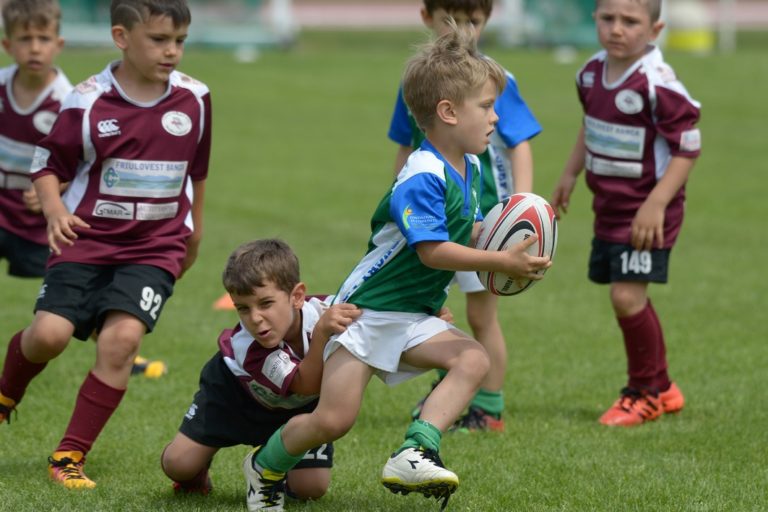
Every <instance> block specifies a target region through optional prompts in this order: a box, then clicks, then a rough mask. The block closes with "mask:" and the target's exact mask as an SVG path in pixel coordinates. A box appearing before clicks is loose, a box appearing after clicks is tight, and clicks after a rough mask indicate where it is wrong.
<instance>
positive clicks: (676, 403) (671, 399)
mask: <svg viewBox="0 0 768 512" xmlns="http://www.w3.org/2000/svg"><path fill="white" fill-rule="evenodd" d="M659 398H660V399H661V408H662V409H664V412H665V413H675V412H680V411H681V410H682V409H683V406H684V405H685V397H684V396H683V393H682V392H681V391H680V388H679V387H677V384H675V383H674V382H673V383H672V385H671V386H669V389H668V390H666V391H662V392H661V393H659Z"/></svg>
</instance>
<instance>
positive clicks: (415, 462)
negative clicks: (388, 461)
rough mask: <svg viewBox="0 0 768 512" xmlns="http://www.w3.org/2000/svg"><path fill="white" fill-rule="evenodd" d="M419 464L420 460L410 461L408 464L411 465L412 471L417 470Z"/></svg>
mask: <svg viewBox="0 0 768 512" xmlns="http://www.w3.org/2000/svg"><path fill="white" fill-rule="evenodd" d="M418 463H419V461H418V460H408V464H410V465H411V469H416V465H417V464H418Z"/></svg>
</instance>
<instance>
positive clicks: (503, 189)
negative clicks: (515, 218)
mask: <svg viewBox="0 0 768 512" xmlns="http://www.w3.org/2000/svg"><path fill="white" fill-rule="evenodd" d="M492 9H493V0H424V5H423V6H422V8H421V18H422V21H423V22H424V25H426V26H427V28H429V29H430V30H431V31H432V32H433V33H434V34H435V35H436V36H438V37H439V36H441V35H443V34H445V33H446V32H447V31H449V30H450V28H449V25H448V19H450V18H453V20H454V21H455V22H456V24H457V25H458V26H459V27H461V28H462V29H467V30H471V31H472V33H473V34H474V38H475V41H476V42H477V41H478V40H479V39H480V36H481V35H482V32H483V29H484V28H485V26H486V24H487V23H488V19H489V18H490V16H491V11H492ZM494 109H495V110H496V113H497V114H498V116H499V121H498V122H497V123H496V131H494V132H493V135H492V136H491V139H490V142H489V144H488V145H487V147H486V148H485V150H484V151H482V152H481V154H480V155H479V156H480V161H481V163H482V169H483V173H482V174H483V175H482V187H481V195H480V210H481V211H482V213H483V215H485V214H486V213H488V211H489V210H490V209H491V208H493V207H494V206H495V205H496V204H497V203H498V202H499V201H501V200H502V199H504V198H506V197H508V196H509V195H511V194H512V193H514V192H531V191H532V187H533V157H532V154H531V147H530V143H529V142H528V141H529V140H530V139H532V138H533V137H535V136H536V135H538V134H539V132H541V126H540V125H539V123H538V122H537V121H536V118H535V117H534V116H533V114H532V113H531V111H530V110H529V108H528V106H527V105H526V104H525V101H524V100H523V99H522V97H521V96H520V92H519V90H518V87H517V82H516V81H515V78H514V77H513V76H512V75H511V74H510V73H509V72H506V86H505V87H504V91H503V92H502V93H501V94H500V95H499V97H498V98H497V99H496V103H495V105H494ZM389 138H390V139H392V140H393V141H394V142H396V143H398V144H399V145H400V146H399V147H398V151H397V156H396V158H395V174H397V173H399V172H400V170H401V169H402V168H403V165H404V164H405V161H406V159H407V158H408V155H410V154H411V152H413V150H414V149H416V148H418V147H419V146H420V145H421V142H422V141H423V140H424V133H423V132H422V131H421V130H420V129H419V127H418V125H417V124H416V122H415V120H414V118H413V115H412V114H411V113H410V112H409V110H408V107H407V106H406V104H405V101H404V100H403V94H402V88H401V90H400V91H398V95H397V101H396V103H395V110H394V113H393V115H392V122H391V124H390V128H389ZM455 281H456V282H457V283H458V285H459V288H460V289H461V291H462V292H464V293H465V294H466V310H467V321H468V323H469V326H470V328H471V329H472V333H473V335H474V337H475V339H477V341H479V342H480V344H482V345H483V347H484V348H485V350H486V351H487V352H488V355H489V356H490V359H491V369H490V371H489V372H488V376H487V377H486V378H485V380H484V381H483V383H482V384H481V386H480V389H479V390H478V392H477V394H476V395H475V396H474V397H473V398H472V402H470V404H469V410H468V411H467V413H466V414H465V415H464V416H462V417H461V418H460V419H459V421H458V422H457V423H456V425H454V427H453V428H456V429H462V430H468V431H488V430H490V431H497V432H499V431H503V430H504V420H503V419H502V417H501V415H502V413H503V412H504V396H503V387H504V375H505V373H506V369H507V345H506V342H505V340H504V333H503V332H502V330H501V325H499V319H498V313H497V309H498V297H497V296H495V295H493V294H491V293H490V292H488V291H486V290H485V288H484V287H483V285H482V284H481V283H480V280H479V279H478V277H477V274H476V273H474V272H457V273H456V278H455ZM444 376H445V371H444V370H438V380H437V381H436V382H434V383H433V388H434V386H436V385H437V383H438V382H439V381H440V379H442V378H443V377H444ZM425 399H426V398H424V399H422V400H421V401H420V402H419V403H418V405H417V406H416V408H415V409H414V410H413V412H412V413H411V415H412V416H413V418H418V417H419V414H420V412H421V407H422V405H423V404H424V400H425Z"/></svg>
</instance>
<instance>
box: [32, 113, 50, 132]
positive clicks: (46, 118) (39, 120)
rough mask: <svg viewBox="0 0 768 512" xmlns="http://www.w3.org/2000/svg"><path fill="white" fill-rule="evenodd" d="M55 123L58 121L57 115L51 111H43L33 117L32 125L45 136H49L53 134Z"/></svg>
mask: <svg viewBox="0 0 768 512" xmlns="http://www.w3.org/2000/svg"><path fill="white" fill-rule="evenodd" d="M54 121H56V113H55V112H51V111H50V110H41V111H40V112H38V113H37V114H35V115H34V117H32V124H33V125H34V126H35V129H37V131H39V132H40V133H42V134H43V135H48V134H49V133H50V132H51V128H53V122H54Z"/></svg>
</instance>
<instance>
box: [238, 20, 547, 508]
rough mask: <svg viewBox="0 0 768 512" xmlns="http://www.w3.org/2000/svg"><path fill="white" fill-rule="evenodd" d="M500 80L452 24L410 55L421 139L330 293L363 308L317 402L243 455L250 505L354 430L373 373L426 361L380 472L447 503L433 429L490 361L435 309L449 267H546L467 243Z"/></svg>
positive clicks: (520, 253)
mask: <svg viewBox="0 0 768 512" xmlns="http://www.w3.org/2000/svg"><path fill="white" fill-rule="evenodd" d="M504 83H505V74H504V71H503V70H502V69H501V68H500V67H499V66H498V64H496V63H495V62H493V61H491V60H488V59H486V58H484V57H483V56H482V55H480V54H479V53H478V52H477V51H476V50H475V48H474V43H473V40H472V37H471V35H469V34H466V33H463V32H460V31H459V29H458V28H457V27H456V25H455V24H453V25H452V30H451V31H450V32H448V33H447V34H446V35H445V36H443V37H441V38H439V39H437V41H435V42H434V43H432V44H430V45H427V46H425V48H424V49H423V50H422V51H421V52H419V54H418V55H416V56H415V57H414V58H413V59H411V61H410V62H409V63H408V66H407V69H406V72H405V78H404V81H403V92H404V95H405V100H406V102H407V103H408V106H409V108H410V109H411V111H412V112H413V114H414V116H415V117H416V119H417V120H418V123H419V125H420V126H421V127H422V128H423V129H424V131H425V133H426V135H427V139H426V140H425V141H424V142H423V143H422V145H421V147H420V149H418V150H417V151H415V152H414V153H413V154H412V155H411V156H410V157H409V158H408V162H407V163H406V165H405V167H404V168H403V170H402V171H401V172H400V174H399V175H398V178H397V180H396V182H395V184H394V186H392V187H391V189H390V190H389V191H388V192H387V194H386V195H385V196H384V198H383V199H382V201H381V202H380V203H379V205H378V207H377V208H376V211H375V212H374V214H373V218H372V221H371V226H372V235H371V237H370V240H369V243H368V252H367V253H366V255H365V256H364V257H363V259H362V260H361V261H360V262H359V263H358V265H357V266H356V267H355V269H354V270H353V271H352V273H351V274H350V275H349V276H348V277H347V279H346V281H345V282H344V283H343V284H342V286H341V288H340V289H339V291H338V293H337V295H336V299H335V302H337V303H338V302H346V303H350V304H354V305H356V306H357V307H359V308H361V309H362V315H361V316H360V317H359V318H358V319H357V320H356V321H355V322H353V323H352V324H351V325H350V326H349V327H348V328H347V330H346V331H345V332H344V333H342V334H340V335H335V336H333V337H332V338H331V340H330V341H329V342H328V345H327V346H326V348H325V353H324V356H325V369H324V373H323V380H322V384H321V388H320V400H319V403H318V405H317V407H316V408H315V410H314V411H313V412H312V413H310V414H302V415H299V416H294V417H293V418H291V420H290V421H288V423H287V424H286V425H285V426H284V427H283V428H281V429H280V430H279V431H277V432H276V433H275V434H273V435H272V437H271V438H270V439H269V441H268V442H267V443H266V445H265V446H263V447H261V448H257V449H256V450H254V452H253V453H252V454H249V456H248V457H247V458H246V459H245V463H244V465H245V472H246V475H247V476H248V479H249V481H250V482H251V486H252V487H253V488H254V493H253V494H252V496H249V500H248V504H249V510H251V511H253V510H282V506H283V496H282V491H281V486H282V481H283V478H284V475H285V473H286V472H287V471H289V470H290V469H291V468H292V467H293V466H294V465H295V464H296V463H297V462H298V461H299V460H301V459H302V457H303V456H304V453H305V452H306V451H307V450H308V449H310V448H311V447H313V446H318V445H320V444H322V443H327V442H331V441H334V440H336V439H339V438H340V437H342V436H343V435H344V434H345V433H346V432H347V431H349V429H350V428H352V425H353V424H354V422H355V419H356V418H357V415H358V413H359V411H360V407H361V405H362V399H363V394H364V392H365V389H366V387H367V385H368V382H369V381H370V379H371V378H372V377H373V376H374V375H376V376H378V377H379V378H381V379H382V380H383V381H384V382H386V383H387V384H389V385H394V384H396V383H398V382H402V381H403V380H405V379H408V378H410V377H413V376H416V375H419V374H421V373H423V372H424V371H426V370H428V369H430V368H444V369H446V370H447V372H448V373H447V374H446V376H445V378H444V379H443V380H442V382H440V384H439V385H438V386H437V387H436V388H435V389H434V391H433V392H432V393H431V394H430V396H429V397H428V398H427V401H426V402H425V403H424V408H423V411H422V414H421V418H420V419H417V420H414V421H413V423H412V424H411V425H410V426H409V428H408V430H407V432H406V436H405V437H406V438H405V442H404V443H403V444H402V445H401V446H400V447H399V448H398V449H397V450H395V452H394V453H393V454H392V456H391V457H390V458H389V460H388V461H387V463H386V465H385V466H384V470H383V472H382V476H381V482H382V483H383V484H384V485H385V486H386V487H387V488H389V489H390V490H391V491H392V492H396V493H397V492H400V493H403V494H407V493H410V492H417V493H421V494H423V495H424V496H426V497H431V496H434V497H437V498H442V499H443V500H444V503H445V502H447V500H448V497H449V496H450V494H451V493H452V492H454V491H455V490H456V488H457V487H458V484H459V479H458V477H457V476H456V474H455V473H453V472H452V471H449V470H448V469H446V468H445V467H444V466H443V463H442V461H441V459H440V456H439V451H440V439H441V436H442V433H443V432H445V430H446V429H447V428H448V427H450V426H451V425H452V424H453V422H454V421H455V420H456V418H457V417H458V416H459V415H460V414H461V412H462V410H463V409H464V407H466V405H467V403H468V402H469V401H470V400H471V398H472V396H473V395H474V393H475V392H476V391H477V388H478V386H479V385H480V383H481V382H482V380H483V378H484V377H485V374H486V372H487V371H488V367H489V361H488V356H487V354H486V352H485V350H484V349H483V347H482V346H481V345H480V344H479V343H477V341H475V340H474V339H472V338H471V337H470V336H468V335H467V334H465V333H463V332H461V331H460V330H458V329H456V328H455V327H453V326H452V325H451V324H449V323H447V322H446V321H444V320H442V319H439V318H437V317H435V316H433V315H434V314H436V313H437V312H438V311H439V309H440V307H441V306H442V305H443V303H444V301H445V298H446V292H445V289H446V286H447V285H448V283H450V281H451V279H452V278H453V274H454V271H456V270H493V271H498V272H504V273H506V274H509V275H512V276H520V277H531V278H535V277H537V276H536V271H537V270H540V269H542V268H546V267H548V266H549V265H550V262H549V259H548V258H536V257H532V256H529V255H528V254H527V253H525V249H526V247H528V246H529V245H530V244H531V243H533V242H532V241H531V240H529V241H526V242H523V243H521V244H519V245H517V246H515V247H514V248H512V249H511V250H510V251H503V252H486V251H481V250H477V249H473V248H471V247H468V245H470V243H471V242H470V241H471V238H472V233H473V229H474V227H475V224H476V221H477V220H478V219H480V218H481V215H480V212H479V205H478V190H479V186H480V183H479V179H480V172H479V171H480V169H479V166H480V162H479V160H478V158H477V157H476V156H475V154H477V153H481V152H482V151H483V149H484V148H485V146H486V145H487V144H488V139H489V137H490V136H491V134H492V133H493V130H494V124H495V123H496V121H497V119H498V117H497V116H496V113H495V111H494V109H493V105H494V102H495V100H496V97H497V95H498V94H499V92H500V91H501V90H502V89H503V87H504ZM252 497H253V498H254V499H252ZM259 497H266V498H264V499H261V498H259Z"/></svg>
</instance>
